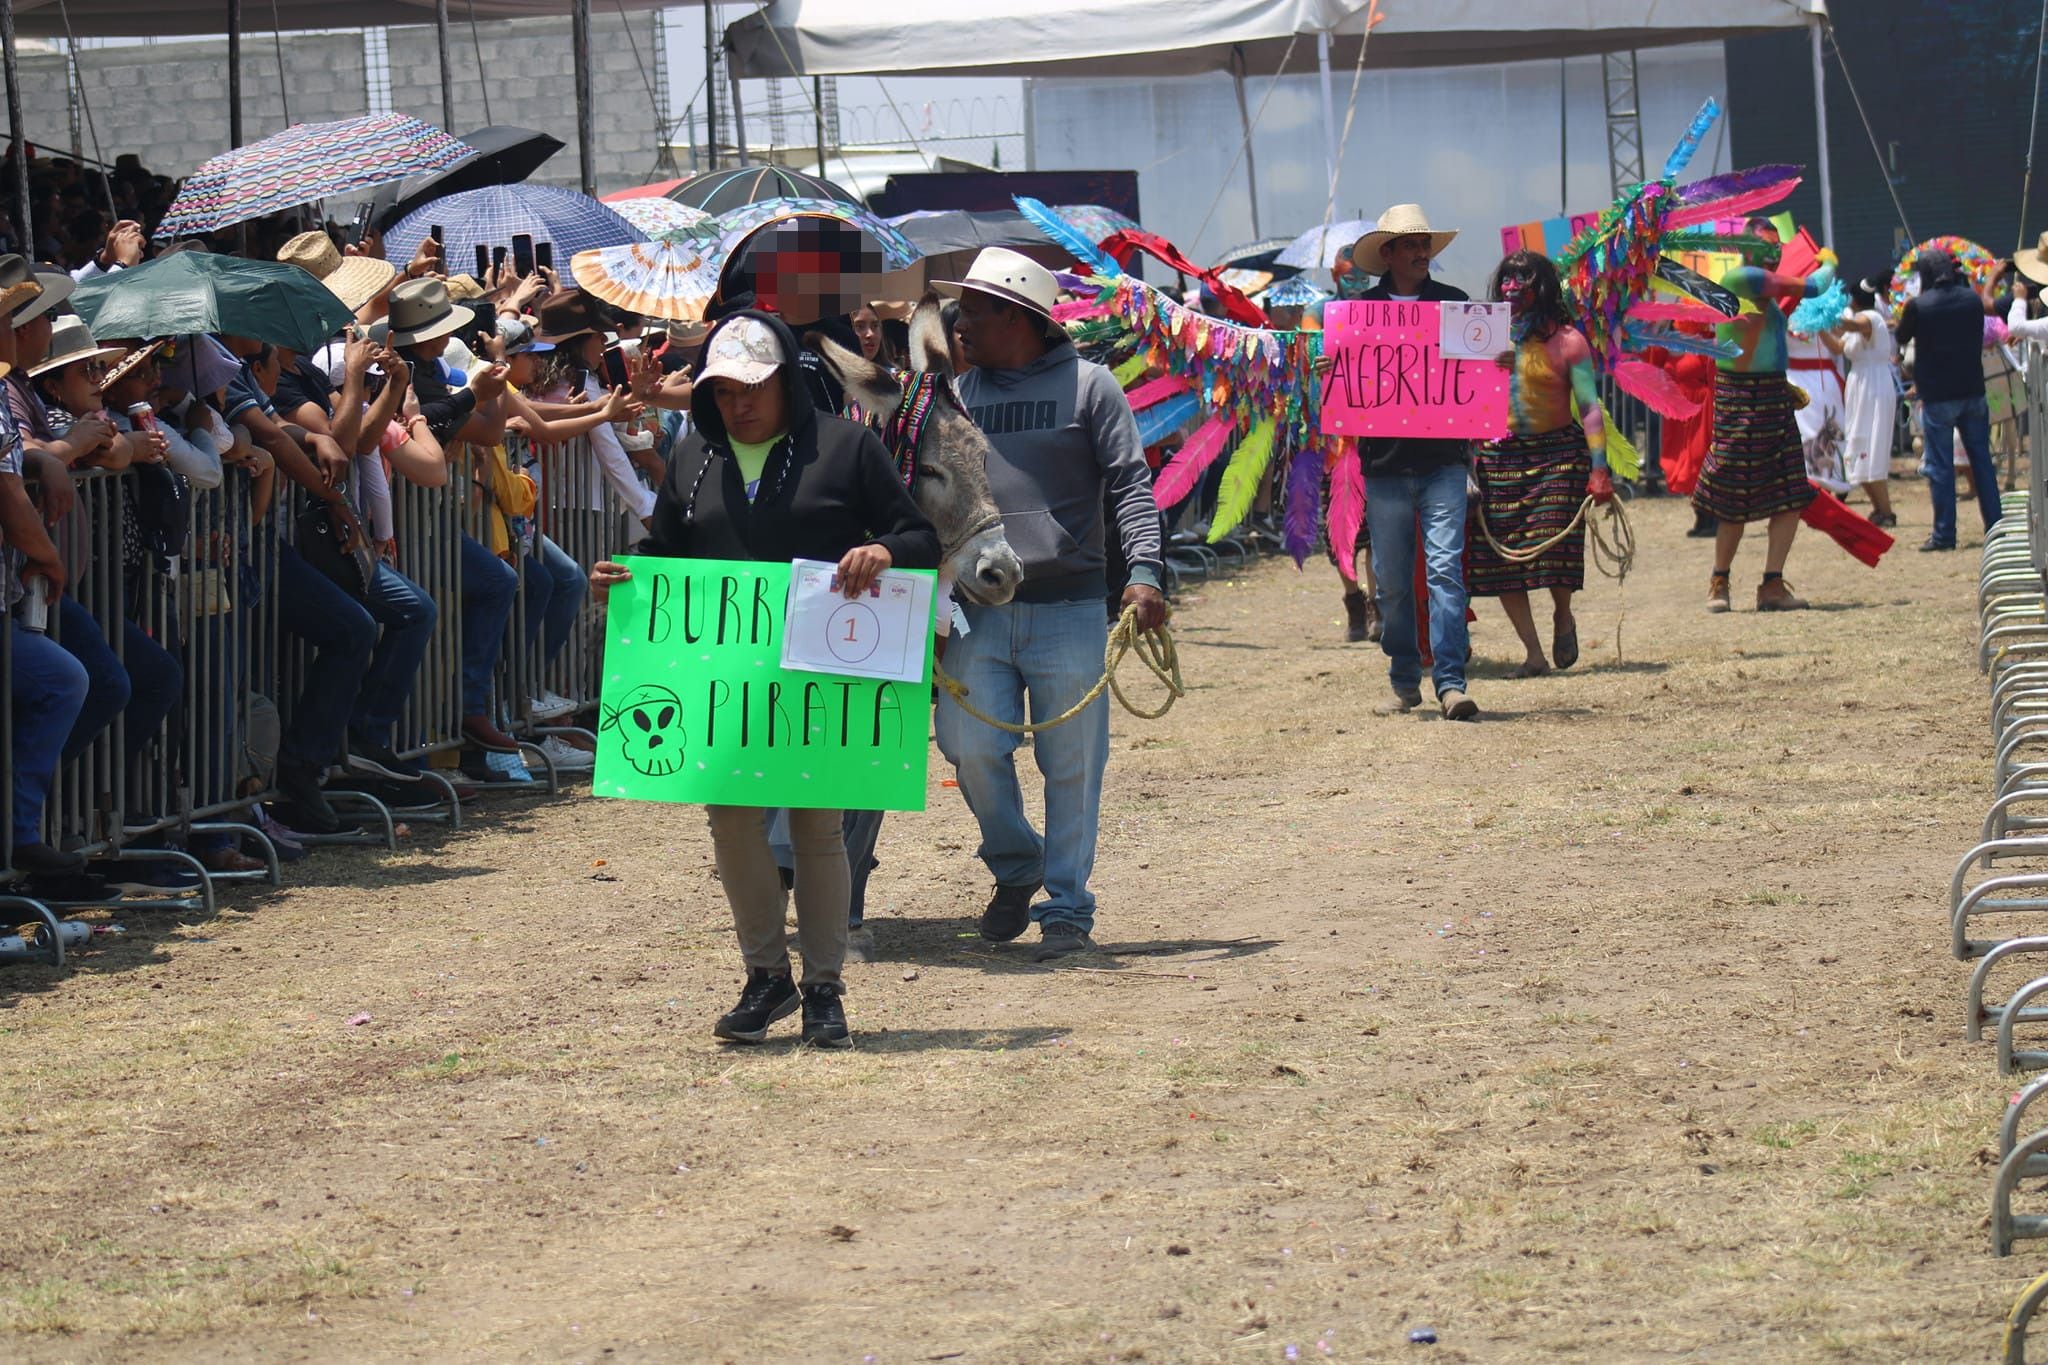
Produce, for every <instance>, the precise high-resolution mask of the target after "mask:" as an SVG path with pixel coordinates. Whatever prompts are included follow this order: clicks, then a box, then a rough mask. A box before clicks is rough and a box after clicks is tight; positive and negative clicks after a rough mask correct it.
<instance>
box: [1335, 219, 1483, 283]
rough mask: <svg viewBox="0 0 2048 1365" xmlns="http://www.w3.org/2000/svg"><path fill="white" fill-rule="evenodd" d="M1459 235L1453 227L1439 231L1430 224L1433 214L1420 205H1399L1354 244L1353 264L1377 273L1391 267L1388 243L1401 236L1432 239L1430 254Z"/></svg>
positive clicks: (1352, 249) (1437, 251)
mask: <svg viewBox="0 0 2048 1365" xmlns="http://www.w3.org/2000/svg"><path fill="white" fill-rule="evenodd" d="M1457 235H1458V230H1457V229H1456V228H1452V229H1451V230H1450V231H1449V232H1438V231H1437V230H1436V229H1435V228H1432V227H1431V226H1430V225H1429V215H1427V214H1425V213H1424V212H1423V211H1422V205H1420V204H1396V205H1394V207H1392V208H1390V209H1388V210H1387V211H1386V212H1385V213H1383V214H1381V215H1380V217H1379V223H1378V224H1377V225H1376V226H1375V227H1374V228H1373V230H1372V231H1371V232H1368V233H1366V234H1365V236H1363V237H1360V238H1359V239H1358V241H1357V242H1355V243H1354V244H1353V245H1352V247H1351V263H1352V264H1353V265H1355V266H1358V267H1359V268H1360V269H1362V270H1369V271H1371V272H1373V273H1374V274H1378V273H1379V272H1381V271H1383V270H1385V269H1386V268H1387V243H1388V242H1391V241H1393V240H1394V239H1395V238H1397V237H1420V236H1427V237H1428V238H1429V254H1430V255H1432V256H1435V255H1437V254H1438V253H1440V252H1441V251H1442V250H1443V249H1444V248H1445V247H1447V246H1449V245H1450V244H1451V239H1452V238H1453V237H1456V236H1457Z"/></svg>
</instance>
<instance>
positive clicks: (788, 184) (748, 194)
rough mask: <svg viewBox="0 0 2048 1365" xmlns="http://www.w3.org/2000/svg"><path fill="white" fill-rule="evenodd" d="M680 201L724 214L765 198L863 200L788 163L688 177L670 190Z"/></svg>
mask: <svg viewBox="0 0 2048 1365" xmlns="http://www.w3.org/2000/svg"><path fill="white" fill-rule="evenodd" d="M668 197H669V198H671V199H673V200H675V201H676V202H677V203H678V204H688V205H689V206H690V207H691V208H698V209H703V210H704V211H705V212H706V213H715V214H717V215H718V216H719V217H721V218H723V217H724V216H725V215H726V214H727V213H730V212H731V211H732V210H734V209H736V208H738V207H740V206H741V205H742V204H752V203H756V202H758V201H760V200H763V199H824V200H833V201H836V202H838V203H841V204H851V205H854V206H856V207H858V206H859V204H860V200H859V199H857V198H855V197H854V196H853V195H852V194H850V193H848V192H847V191H845V190H843V189H841V188H840V187H839V186H837V185H835V184H833V183H832V182H831V181H829V180H821V179H819V178H818V177H817V176H815V175H805V174H804V173H803V172H802V171H793V170H790V169H789V168H788V167H787V166H741V167H739V168H737V169H736V170H730V171H712V172H710V173H709V174H707V175H700V176H698V177H696V178H695V179H694V180H685V181H684V182H683V183H682V184H680V185H678V186H676V187H675V188H674V189H672V190H670V191H669V192H668Z"/></svg>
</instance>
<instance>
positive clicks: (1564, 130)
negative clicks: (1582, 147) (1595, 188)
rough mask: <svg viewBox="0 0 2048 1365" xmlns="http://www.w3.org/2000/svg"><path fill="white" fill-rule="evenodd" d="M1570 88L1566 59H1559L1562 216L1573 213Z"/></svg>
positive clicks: (1559, 203) (1559, 192)
mask: <svg viewBox="0 0 2048 1365" xmlns="http://www.w3.org/2000/svg"><path fill="white" fill-rule="evenodd" d="M1570 93H1571V92H1570V90H1569V89H1568V88H1567V87H1566V85H1565V59H1564V58H1562V57H1559V58H1558V59H1557V212H1558V216H1559V217H1561V218H1569V217H1571V214H1572V144H1571V129H1570V126H1569V124H1568V123H1567V121H1566V116H1567V114H1568V113H1569V111H1570V108H1571V102H1570Z"/></svg>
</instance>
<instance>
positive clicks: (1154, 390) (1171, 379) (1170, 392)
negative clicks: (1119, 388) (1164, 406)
mask: <svg viewBox="0 0 2048 1365" xmlns="http://www.w3.org/2000/svg"><path fill="white" fill-rule="evenodd" d="M1192 387H1193V386H1192V385H1190V384H1189V383H1188V381H1187V380H1185V379H1182V378H1181V377H1180V376H1179V375H1177V374H1162V375H1160V376H1159V377H1158V378H1157V379H1148V380H1146V381H1145V382H1144V383H1142V384H1140V385H1138V387H1136V388H1135V389H1132V390H1130V391H1129V392H1128V393H1126V394H1125V395H1124V397H1126V398H1128V399H1129V400H1130V402H1131V411H1132V412H1142V411H1144V410H1145V409H1146V408H1149V407H1151V406H1152V405H1153V404H1154V403H1164V402H1165V401H1166V400H1167V399H1169V398H1171V397H1173V396H1174V395H1175V394H1177V393H1186V392H1187V391H1188V390H1189V389H1190V388H1192Z"/></svg>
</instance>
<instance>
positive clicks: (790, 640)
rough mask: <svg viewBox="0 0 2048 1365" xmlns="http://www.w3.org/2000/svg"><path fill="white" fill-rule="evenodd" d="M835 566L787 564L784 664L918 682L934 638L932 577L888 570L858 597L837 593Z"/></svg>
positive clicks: (813, 561) (817, 562)
mask: <svg viewBox="0 0 2048 1365" xmlns="http://www.w3.org/2000/svg"><path fill="white" fill-rule="evenodd" d="M838 581H839V566H838V565H836V564H828V563H825V562H824V561H822V560H816V559H799V560H795V561H792V563H791V564H790V572H789V612H788V615H787V617H786V618H785V625H784V629H783V635H782V666H783V667H784V668H789V669H795V670H797V671H799V672H803V673H836V674H841V675H843V676H846V677H850V678H881V679H885V680H888V681H891V682H908V683H915V682H923V681H924V676H925V675H924V662H925V651H926V650H927V649H929V648H930V646H931V638H932V580H931V579H929V578H927V577H925V576H924V575H922V574H910V573H899V572H897V571H896V570H894V569H886V570H884V571H883V572H882V574H881V576H880V577H878V578H877V579H876V580H875V582H874V584H873V586H871V587H870V588H869V589H868V590H867V591H866V592H864V593H862V594H861V595H860V596H859V597H857V598H851V599H849V598H848V597H847V596H846V594H844V593H842V592H841V591H839V588H838Z"/></svg>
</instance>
